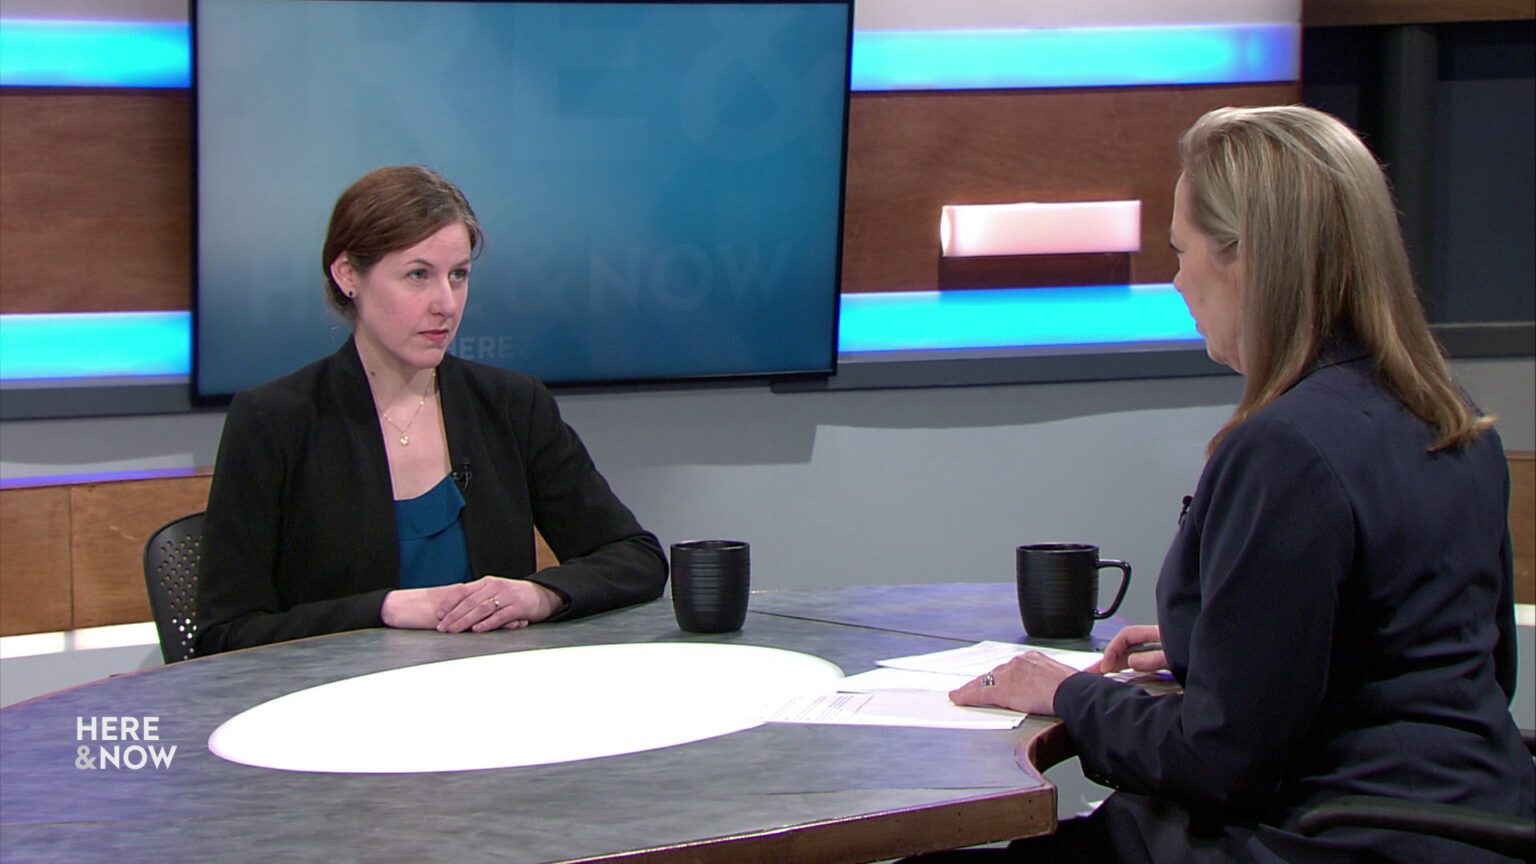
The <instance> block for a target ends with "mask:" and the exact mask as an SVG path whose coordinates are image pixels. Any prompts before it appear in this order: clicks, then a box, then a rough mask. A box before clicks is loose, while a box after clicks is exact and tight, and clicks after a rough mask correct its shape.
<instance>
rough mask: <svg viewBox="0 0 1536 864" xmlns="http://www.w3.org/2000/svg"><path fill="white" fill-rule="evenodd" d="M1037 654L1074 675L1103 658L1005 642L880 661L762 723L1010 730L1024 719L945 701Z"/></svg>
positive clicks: (801, 698) (1004, 711)
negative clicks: (1015, 661)
mask: <svg viewBox="0 0 1536 864" xmlns="http://www.w3.org/2000/svg"><path fill="white" fill-rule="evenodd" d="M1029 651H1040V652H1041V653H1043V654H1045V655H1047V656H1049V657H1051V658H1052V659H1054V660H1056V661H1057V662H1060V663H1064V664H1066V665H1068V666H1071V667H1072V668H1074V669H1084V668H1087V667H1088V666H1090V665H1092V664H1094V663H1096V662H1098V660H1099V658H1100V657H1101V656H1102V655H1100V654H1099V653H1098V652H1094V651H1066V650H1061V649H1054V648H1040V647H1037V646H1033V645H1018V644H1014V643H1009V642H978V643H976V644H975V645H968V646H966V647H964V648H955V649H953V650H950V651H939V652H937V653H934V654H918V655H913V656H910V657H895V658H892V659H890V660H880V661H877V664H876V665H878V666H879V667H880V668H878V669H872V670H870V671H868V672H864V673H861V674H859V675H852V676H849V677H847V678H844V679H842V680H840V681H838V682H836V688H835V690H834V691H832V692H827V691H822V692H816V693H807V694H804V695H801V696H798V697H796V698H794V699H792V700H790V701H789V702H788V703H787V704H785V705H783V706H781V707H780V708H779V709H778V710H776V711H774V712H772V713H771V714H770V715H769V716H768V717H767V718H766V719H767V721H768V722H770V723H832V724H839V725H850V726H923V727H930V728H938V729H1012V728H1013V727H1015V726H1017V725H1019V722H1020V721H1021V720H1023V719H1024V715H1023V714H1020V713H1019V712H1017V711H1009V710H1007V709H1003V708H969V707H962V706H959V705H956V704H954V703H953V702H950V701H949V691H951V690H954V689H956V688H958V687H960V686H961V685H963V684H965V683H966V682H967V681H970V680H971V679H973V678H976V677H977V676H979V675H984V674H986V673H988V672H990V671H992V670H993V669H995V668H997V667H998V666H1000V665H1002V664H1003V663H1006V662H1007V661H1008V660H1010V659H1012V658H1014V657H1016V656H1018V655H1020V654H1024V653H1026V652H1029Z"/></svg>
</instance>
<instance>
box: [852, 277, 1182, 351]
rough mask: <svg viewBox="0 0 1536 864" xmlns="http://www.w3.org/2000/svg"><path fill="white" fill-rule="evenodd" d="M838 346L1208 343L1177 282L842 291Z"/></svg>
mask: <svg viewBox="0 0 1536 864" xmlns="http://www.w3.org/2000/svg"><path fill="white" fill-rule="evenodd" d="M842 299H843V302H842V317H841V319H840V320H839V321H838V340H837V341H838V350H839V351H841V352H844V353H849V352H856V351H922V350H943V349H953V348H1025V347H1028V348H1034V347H1042V346H1047V345H1103V344H1122V343H1128V342H1177V341H1197V342H1198V341H1202V340H1201V336H1200V333H1199V331H1197V330H1196V329H1195V321H1194V319H1193V318H1191V317H1190V315H1189V310H1188V309H1187V308H1186V307H1185V306H1184V300H1183V298H1182V297H1181V296H1180V295H1179V292H1178V291H1176V290H1174V288H1173V286H1172V285H1097V286H1088V287H1081V288H1004V289H997V290H978V291H912V292H892V293H876V294H844V295H843V298H842Z"/></svg>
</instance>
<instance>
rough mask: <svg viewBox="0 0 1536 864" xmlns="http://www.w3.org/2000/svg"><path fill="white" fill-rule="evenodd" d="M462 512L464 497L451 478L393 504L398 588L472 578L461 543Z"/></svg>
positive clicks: (421, 586)
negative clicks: (396, 542)
mask: <svg viewBox="0 0 1536 864" xmlns="http://www.w3.org/2000/svg"><path fill="white" fill-rule="evenodd" d="M463 510H464V496H463V495H461V494H459V487H458V486H457V485H455V484H454V482H453V476H452V475H451V474H450V475H447V476H444V477H443V479H442V480H439V481H438V483H437V485H436V486H433V487H432V488H431V489H429V490H427V491H426V492H423V493H422V494H421V495H420V496H418V497H416V498H409V499H406V500H404V501H396V502H395V524H396V525H397V526H399V531H400V587H401V588H431V587H433V586H437V585H451V584H453V583H455V582H468V581H470V580H471V579H472V578H474V576H473V573H472V572H471V571H470V569H469V547H468V545H467V544H466V543H465V541H464V520H463V518H462V514H463Z"/></svg>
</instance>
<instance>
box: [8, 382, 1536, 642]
mask: <svg viewBox="0 0 1536 864" xmlns="http://www.w3.org/2000/svg"><path fill="white" fill-rule="evenodd" d="M1456 369H1457V373H1458V374H1459V375H1460V376H1461V378H1462V380H1463V382H1464V383H1465V384H1466V386H1467V387H1468V389H1469V390H1470V391H1471V392H1472V393H1473V394H1474V396H1475V397H1476V398H1477V399H1479V400H1480V402H1481V403H1482V404H1483V405H1484V406H1485V407H1486V408H1487V409H1488V410H1492V411H1494V412H1496V413H1498V414H1499V415H1501V418H1502V419H1501V422H1500V427H1499V428H1500V429H1501V431H1502V433H1503V435H1504V437H1505V440H1506V445H1507V446H1508V447H1510V448H1511V449H1523V450H1530V449H1536V432H1533V428H1536V420H1533V414H1536V409H1533V403H1536V398H1533V396H1532V393H1533V390H1536V363H1533V361H1531V360H1526V359H1522V360H1468V361H1459V362H1458V363H1457V364H1456ZM1240 387H1241V381H1240V379H1238V378H1237V376H1235V375H1228V376H1217V377H1205V378H1173V379H1150V380H1142V381H1104V382H1092V383H1074V384H1032V385H1015V386H996V387H956V388H935V389H912V390H872V391H855V392H832V393H795V394H777V393H772V392H769V391H768V390H767V389H766V388H763V387H735V388H713V389H689V390H676V391H661V392H656V391H651V392H631V393H604V394H591V393H587V394H566V395H563V396H561V397H560V403H561V405H562V408H563V411H564V412H565V415H566V419H567V420H568V421H569V422H570V423H571V424H572V425H573V426H575V427H576V429H577V430H578V431H580V433H581V435H582V437H583V438H584V439H585V440H586V442H587V445H588V447H589V449H590V450H591V451H592V453H593V456H594V458H595V459H596V460H597V463H598V466H599V467H600V468H601V469H602V471H603V472H604V474H605V475H606V476H607V477H608V479H609V481H610V482H611V483H612V484H613V486H614V487H615V489H617V491H618V492H619V494H620V495H621V496H622V497H623V498H624V500H625V501H626V502H627V503H628V504H629V505H630V506H631V507H632V508H634V510H635V511H636V513H638V514H639V516H640V518H641V520H642V521H643V522H644V523H645V524H646V526H647V527H649V528H651V529H652V530H653V531H655V532H656V533H657V534H658V535H659V536H660V537H661V538H662V540H663V542H672V541H676V540H683V539H691V538H701V537H732V538H737V539H744V540H748V541H750V542H751V543H752V544H753V559H754V568H753V576H754V584H755V587H758V588H803V587H818V586H840V585H861V584H877V583H902V582H940V581H989V580H1008V579H1011V578H1012V575H1011V574H1012V563H1011V561H1012V548H1013V546H1014V545H1017V544H1018V543H1022V542H1029V541H1043V540H1082V541H1090V542H1095V543H1098V544H1099V545H1100V546H1102V547H1103V548H1104V552H1105V554H1106V555H1109V556H1111V557H1118V558H1124V559H1126V560H1128V561H1130V562H1131V564H1132V566H1133V567H1134V568H1135V571H1136V573H1135V578H1134V579H1133V586H1132V590H1131V592H1130V595H1129V596H1128V599H1127V601H1126V605H1125V614H1126V615H1127V617H1132V618H1137V619H1148V618H1150V617H1151V615H1152V610H1153V600H1152V591H1151V584H1152V580H1153V578H1154V577H1155V575H1156V572H1157V566H1158V564H1159V563H1160V562H1161V560H1162V554H1163V551H1164V549H1165V548H1166V545H1167V542H1168V540H1169V538H1170V536H1171V534H1172V531H1173V527H1174V521H1175V518H1176V517H1177V515H1178V507H1179V500H1180V498H1181V496H1183V495H1185V494H1187V493H1188V492H1189V491H1191V490H1192V488H1193V486H1194V482H1195V479H1196V478H1197V477H1198V475H1199V472H1200V468H1201V465H1202V462H1203V447H1204V444H1205V442H1206V440H1207V439H1208V438H1209V436H1210V434H1211V433H1212V432H1213V431H1214V430H1215V429H1216V428H1217V427H1218V426H1219V425H1220V424H1221V422H1222V421H1223V420H1224V419H1225V418H1226V417H1227V416H1228V415H1229V414H1230V412H1231V410H1232V406H1233V404H1234V403H1235V401H1236V400H1237V398H1238V396H1239V395H1240ZM222 422H223V415H222V414H220V413H217V412H212V413H201V414H183V415H163V416H147V417H119V418H96V419H72V420H37V421H10V422H6V423H0V477H6V478H10V477H21V476H37V475H50V474H69V473H76V472H84V471H110V470H123V469H143V468H161V467H188V466H198V465H211V464H212V463H213V457H214V454H215V452H216V449H217V444H218V436H219V432H220V429H221V426H222Z"/></svg>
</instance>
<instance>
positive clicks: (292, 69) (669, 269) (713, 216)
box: [192, 0, 852, 403]
mask: <svg viewBox="0 0 1536 864" xmlns="http://www.w3.org/2000/svg"><path fill="white" fill-rule="evenodd" d="M192 25H193V26H192V30H193V87H194V91H195V93H194V104H195V110H196V147H197V156H196V160H195V162H196V196H195V197H196V208H197V209H196V218H195V225H196V232H197V233H196V242H195V244H194V254H195V256H196V266H195V268H194V272H195V274H196V277H195V281H196V286H195V307H194V321H195V325H194V331H195V336H194V355H193V382H194V395H195V396H196V397H197V398H198V400H199V401H200V402H204V403H207V402H217V401H219V400H222V399H227V398H228V397H229V396H230V395H232V394H233V393H235V392H236V391H238V390H241V389H243V388H246V387H249V386H252V385H255V384H258V383H260V382H262V381H266V380H269V379H271V378H274V377H277V376H279V375H282V374H284V373H287V372H289V371H292V370H294V369H296V368H298V367H299V366H301V365H303V364H305V363H307V362H309V361H311V360H314V359H317V358H319V357H321V356H323V355H325V354H326V353H328V352H330V351H332V350H334V349H335V347H336V346H337V345H339V344H340V343H341V341H342V340H343V339H345V337H346V335H347V333H348V332H349V330H348V326H347V325H346V324H345V323H344V322H343V321H342V320H341V319H339V318H338V317H336V316H335V315H334V314H332V313H331V312H329V311H328V307H327V306H326V304H325V301H324V297H323V293H322V285H323V280H324V275H323V273H322V269H321V262H320V247H321V244H322V242H323V239H324V233H325V228H326V222H327V220H328V218H329V216H330V208H331V205H332V204H333V203H334V201H335V199H336V196H337V195H338V194H340V192H341V191H342V190H343V189H345V188H346V187H347V186H348V185H349V184H350V183H351V182H352V181H353V180H355V179H357V178H358V177H360V176H361V175H363V174H365V173H367V172H368V171H370V170H372V169H374V168H377V167H379V166H382V165H391V164H421V165H427V166H430V167H432V168H435V169H437V170H438V171H440V172H442V173H443V174H444V175H445V176H447V177H448V178H449V179H450V180H452V181H453V182H454V183H456V184H457V185H458V186H459V187H460V188H461V189H463V190H464V192H465V194H466V195H467V196H468V198H469V200H470V203H471V205H472V206H473V207H474V208H475V211H476V214H477V215H478V216H479V218H480V221H481V224H482V226H483V227H484V229H485V230H486V234H487V241H486V245H485V248H484V250H483V252H482V254H481V255H480V257H479V259H478V260H477V261H476V262H475V266H474V274H473V277H472V279H471V283H470V293H469V302H468V307H467V309H466V312H465V314H464V318H463V323H462V324H461V326H460V329H459V331H458V336H457V338H456V340H455V343H454V345H453V347H452V349H451V350H452V353H454V354H456V355H458V356H460V357H463V358H466V359H471V360H478V361H482V362H486V363H491V364H494V365H498V366H504V367H508V368H514V369H518V370H520V371H524V372H528V373H531V374H534V375H538V376H540V377H541V378H544V379H545V380H546V381H548V382H550V383H552V384H598V383H615V382H656V381H677V380H689V379H703V378H716V377H742V376H752V377H764V376H766V377H780V376H795V375H814V374H827V373H829V372H831V371H833V368H834V364H835V359H836V339H837V308H838V300H837V293H838V276H839V270H840V264H841V261H840V258H841V249H842V210H843V174H844V163H845V155H846V153H845V151H846V137H847V106H848V70H849V65H848V63H849V50H850V45H851V38H852V5H851V0H830V2H818V0H800V2H742V3H728V2H670V3H660V2H645V0H641V2H622V3H591V2H521V0H513V2H489V0H469V2H394V0H195V2H194V4H193V11H192Z"/></svg>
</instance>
